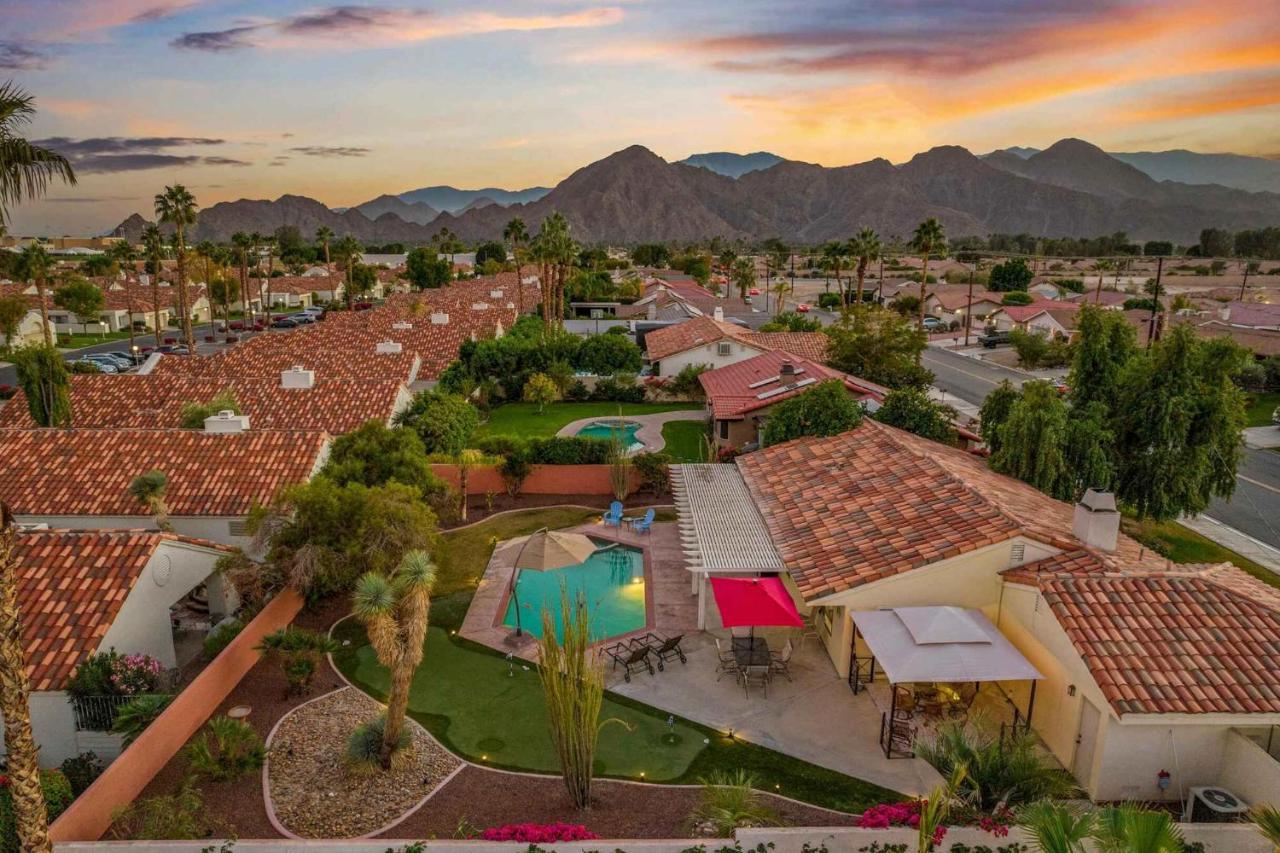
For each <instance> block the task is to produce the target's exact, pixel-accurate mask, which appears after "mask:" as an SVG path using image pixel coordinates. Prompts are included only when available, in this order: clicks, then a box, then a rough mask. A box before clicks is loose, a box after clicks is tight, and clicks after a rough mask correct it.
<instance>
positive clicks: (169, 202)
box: [155, 184, 199, 352]
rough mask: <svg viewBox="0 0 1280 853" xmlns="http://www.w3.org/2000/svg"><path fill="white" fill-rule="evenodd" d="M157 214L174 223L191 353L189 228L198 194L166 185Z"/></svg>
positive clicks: (180, 293)
mask: <svg viewBox="0 0 1280 853" xmlns="http://www.w3.org/2000/svg"><path fill="white" fill-rule="evenodd" d="M155 202H156V217H157V218H158V219H159V220H160V221H161V222H168V223H169V224H170V225H172V226H173V237H174V241H173V245H174V250H175V253H176V256H177V259H178V282H177V286H178V290H177V293H178V310H179V311H180V312H181V314H182V336H183V338H184V339H185V343H186V345H187V351H188V352H195V351H196V341H195V336H194V335H193V334H192V331H191V305H190V304H189V302H188V294H187V245H186V239H185V235H186V230H187V227H188V226H191V225H195V224H196V215H197V213H198V212H199V208H198V207H197V206H196V197H195V196H193V195H192V194H191V193H190V192H189V191H188V190H187V188H186V187H184V186H183V185H182V184H174V185H173V186H171V187H165V188H164V192H162V193H158V194H157V195H156V199H155Z"/></svg>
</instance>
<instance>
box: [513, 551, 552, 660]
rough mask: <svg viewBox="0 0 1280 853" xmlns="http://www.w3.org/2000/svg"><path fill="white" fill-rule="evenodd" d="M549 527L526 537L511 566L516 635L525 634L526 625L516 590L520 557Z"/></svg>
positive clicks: (521, 635)
mask: <svg viewBox="0 0 1280 853" xmlns="http://www.w3.org/2000/svg"><path fill="white" fill-rule="evenodd" d="M546 531H547V528H545V527H542V528H539V529H538V530H535V531H533V532H532V533H530V534H529V535H528V537H526V538H525V540H524V542H523V543H522V544H521V545H520V553H518V554H516V561H515V563H514V564H513V565H512V566H511V602H512V603H513V604H514V605H515V606H516V636H517V637H523V636H524V626H523V625H522V624H521V622H520V593H519V592H518V591H517V590H516V576H517V575H519V574H520V558H521V557H523V556H524V549H525V548H528V547H529V540H530V539H532V538H533V537H535V536H537V535H538V534H539V533H545V532H546Z"/></svg>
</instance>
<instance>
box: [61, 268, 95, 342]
mask: <svg viewBox="0 0 1280 853" xmlns="http://www.w3.org/2000/svg"><path fill="white" fill-rule="evenodd" d="M105 303H106V300H105V299H104V298H103V296H102V290H101V289H99V288H98V286H97V285H96V284H94V283H93V282H91V281H89V280H88V279H84V278H73V279H72V280H71V281H69V282H67V283H66V284H64V285H62V286H61V287H59V288H58V289H57V290H55V291H54V292H53V304H54V305H57V306H58V307H59V308H61V309H63V310H65V311H70V312H71V313H72V314H75V315H76V316H77V317H79V318H80V324H81V328H83V329H84V331H85V333H86V334H87V333H88V331H89V319H90V318H93V319H94V320H95V321H96V320H97V318H98V315H99V314H100V313H101V312H102V308H103V305H104V304H105Z"/></svg>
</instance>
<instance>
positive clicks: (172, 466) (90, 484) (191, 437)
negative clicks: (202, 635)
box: [0, 429, 329, 516]
mask: <svg viewBox="0 0 1280 853" xmlns="http://www.w3.org/2000/svg"><path fill="white" fill-rule="evenodd" d="M328 441H329V436H328V435H327V434H325V433H323V432H302V431H286V430H260V431H250V432H246V433H237V434H231V435H217V434H211V433H206V432H203V431H201V430H143V429H104V430H98V429H32V430H13V429H10V430H0V459H4V460H5V465H4V468H3V470H0V500H4V501H7V502H8V503H9V506H10V507H11V508H12V510H13V512H14V513H15V514H16V515H25V516H59V515H88V516H101V515H111V516H121V515H123V516H147V515H149V512H148V510H147V508H146V507H144V506H143V505H142V504H140V503H139V502H138V501H136V500H134V499H133V498H132V497H131V496H130V495H129V493H128V487H129V483H130V482H131V481H132V480H133V478H134V477H136V476H137V475H139V474H142V473H145V472H147V471H150V470H153V469H155V470H160V471H163V472H164V473H165V474H166V475H168V478H169V486H168V494H167V496H166V502H167V503H168V505H169V511H170V512H171V513H172V514H173V515H175V516H184V515H185V516H208V515H212V516H243V515H246V514H248V512H249V509H250V507H251V506H252V505H253V504H254V503H255V502H257V503H266V502H267V501H269V500H270V499H271V497H272V496H273V495H274V494H275V493H276V491H277V490H278V489H280V488H281V487H282V486H286V485H290V484H292V483H300V482H304V481H306V480H308V479H310V477H311V474H312V472H313V471H314V470H315V468H316V466H317V464H318V462H319V461H320V457H321V453H322V451H323V450H324V448H325V446H326V445H327V443H328Z"/></svg>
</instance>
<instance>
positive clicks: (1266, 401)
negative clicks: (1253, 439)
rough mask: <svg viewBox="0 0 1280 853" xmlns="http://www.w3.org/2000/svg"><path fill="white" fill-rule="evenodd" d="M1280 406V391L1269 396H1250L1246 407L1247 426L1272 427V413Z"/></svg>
mask: <svg viewBox="0 0 1280 853" xmlns="http://www.w3.org/2000/svg"><path fill="white" fill-rule="evenodd" d="M1277 406H1280V391H1273V392H1271V393H1269V394H1250V395H1249V403H1248V405H1247V406H1246V407H1245V410H1244V416H1245V421H1246V423H1245V426H1251V427H1255V426H1271V413H1272V412H1274V411H1275V410H1276V407H1277Z"/></svg>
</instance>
